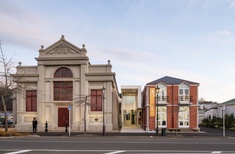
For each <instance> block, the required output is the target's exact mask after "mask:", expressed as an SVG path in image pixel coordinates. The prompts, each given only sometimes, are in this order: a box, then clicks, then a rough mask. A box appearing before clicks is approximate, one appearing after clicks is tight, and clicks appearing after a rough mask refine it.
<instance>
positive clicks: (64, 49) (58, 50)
mask: <svg viewBox="0 0 235 154" xmlns="http://www.w3.org/2000/svg"><path fill="white" fill-rule="evenodd" d="M45 53H46V55H67V54H79V53H80V51H79V50H76V49H74V48H72V47H71V46H70V45H68V44H67V43H66V42H60V43H59V44H58V45H56V46H55V47H53V48H52V49H50V50H48V51H47V52H45Z"/></svg>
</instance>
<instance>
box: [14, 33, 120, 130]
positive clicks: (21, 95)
mask: <svg viewBox="0 0 235 154" xmlns="http://www.w3.org/2000/svg"><path fill="white" fill-rule="evenodd" d="M35 59H36V60H37V65H36V66H23V65H22V64H21V63H20V62H19V65H18V66H17V68H16V69H17V71H16V74H13V75H12V76H13V78H14V81H15V82H16V84H17V88H16V89H17V90H16V93H15V101H14V103H15V108H16V109H15V112H16V113H15V114H16V130H17V131H31V129H32V120H33V118H34V117H36V118H37V120H38V130H39V131H44V130H45V123H46V122H47V123H48V130H49V131H51V130H52V131H53V130H64V129H65V127H66V125H67V126H69V127H70V128H71V129H72V131H84V130H88V131H102V129H103V126H105V130H107V131H110V130H117V129H118V126H119V124H118V121H119V120H118V114H119V92H118V88H117V83H116V78H115V76H116V75H115V73H114V72H112V65H111V63H110V61H108V63H107V64H100V65H92V64H90V62H89V58H88V57H87V50H86V48H85V45H83V47H82V48H79V47H77V46H75V45H73V44H72V43H70V42H68V41H67V40H65V38H64V36H63V35H62V37H61V38H60V40H58V41H57V42H55V43H54V44H52V45H51V46H49V47H48V48H46V49H44V47H43V46H41V49H40V50H39V56H38V57H37V58H35ZM102 89H103V91H102Z"/></svg>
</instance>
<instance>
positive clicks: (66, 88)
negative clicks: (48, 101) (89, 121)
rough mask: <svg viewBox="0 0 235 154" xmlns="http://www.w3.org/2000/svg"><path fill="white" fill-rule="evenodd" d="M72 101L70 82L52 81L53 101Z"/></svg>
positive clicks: (71, 85)
mask: <svg viewBox="0 0 235 154" xmlns="http://www.w3.org/2000/svg"><path fill="white" fill-rule="evenodd" d="M72 99H73V84H72V81H54V101H71V100H72Z"/></svg>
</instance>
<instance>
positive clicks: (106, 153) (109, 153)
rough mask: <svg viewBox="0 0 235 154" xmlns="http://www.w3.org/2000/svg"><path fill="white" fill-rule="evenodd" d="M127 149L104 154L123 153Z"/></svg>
mask: <svg viewBox="0 0 235 154" xmlns="http://www.w3.org/2000/svg"><path fill="white" fill-rule="evenodd" d="M123 152H125V151H114V152H109V153H104V154H117V153H123Z"/></svg>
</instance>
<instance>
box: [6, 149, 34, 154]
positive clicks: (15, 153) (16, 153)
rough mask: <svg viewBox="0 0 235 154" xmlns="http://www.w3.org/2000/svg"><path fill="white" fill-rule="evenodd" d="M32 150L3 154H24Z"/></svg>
mask: <svg viewBox="0 0 235 154" xmlns="http://www.w3.org/2000/svg"><path fill="white" fill-rule="evenodd" d="M29 151H32V150H21V151H16V152H9V153H5V154H18V153H26V152H29Z"/></svg>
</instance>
